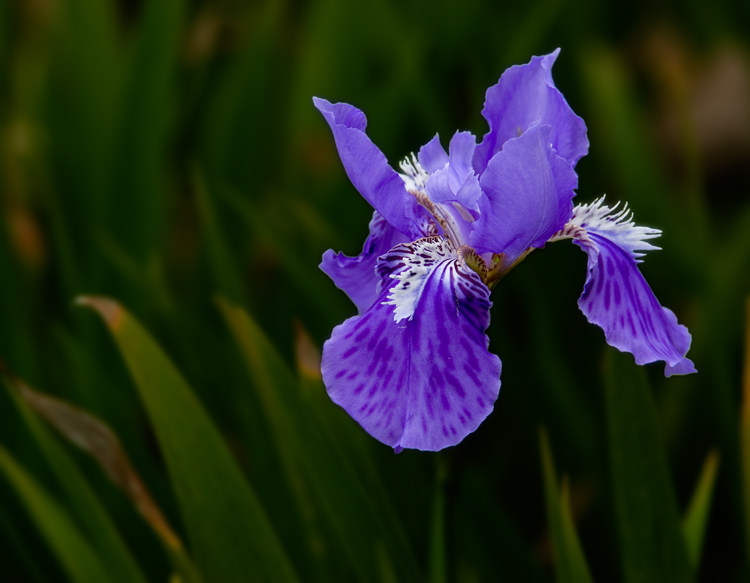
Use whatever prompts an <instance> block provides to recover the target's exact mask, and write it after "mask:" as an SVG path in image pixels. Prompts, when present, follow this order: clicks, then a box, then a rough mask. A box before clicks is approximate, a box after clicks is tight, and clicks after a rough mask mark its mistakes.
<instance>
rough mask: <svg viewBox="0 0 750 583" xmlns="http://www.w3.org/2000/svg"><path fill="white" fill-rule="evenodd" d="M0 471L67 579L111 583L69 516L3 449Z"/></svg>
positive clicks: (0, 454)
mask: <svg viewBox="0 0 750 583" xmlns="http://www.w3.org/2000/svg"><path fill="white" fill-rule="evenodd" d="M0 471H2V472H3V473H4V474H5V477H6V478H7V480H8V481H9V482H10V483H11V485H12V486H13V487H14V488H15V490H16V492H17V493H18V496H19V497H20V498H21V500H22V501H23V503H24V504H25V506H26V508H27V509H28V511H29V513H30V514H31V516H32V517H33V519H34V521H35V522H36V524H37V526H38V527H39V530H40V531H41V532H42V534H43V535H44V537H45V538H46V539H47V541H48V543H49V545H50V547H51V548H52V550H53V551H54V553H55V554H56V555H57V558H58V559H59V560H60V563H61V564H62V566H63V568H64V569H65V571H66V572H67V573H68V576H69V577H70V578H71V580H72V581H74V582H75V583H101V582H102V581H109V580H110V579H109V576H108V572H107V568H106V566H105V565H104V563H103V562H102V560H101V557H100V556H98V555H97V554H96V553H95V552H94V550H93V548H92V547H91V545H90V544H89V543H88V542H87V541H86V539H85V538H84V537H83V535H82V534H81V533H80V531H79V530H78V529H77V528H76V527H75V525H74V523H73V521H72V520H71V519H70V517H69V516H68V515H67V514H66V513H65V512H64V511H63V510H62V508H60V506H58V504H57V503H56V502H55V501H54V500H52V498H50V497H49V496H48V495H47V494H46V493H45V492H44V490H42V489H41V488H40V487H39V485H38V484H36V482H35V481H34V480H33V479H32V478H31V476H29V474H28V473H27V472H26V471H25V470H24V469H23V468H22V467H21V466H20V465H18V463H17V462H16V461H15V460H14V459H13V458H12V457H11V456H10V454H8V452H6V451H5V450H4V449H3V448H0Z"/></svg>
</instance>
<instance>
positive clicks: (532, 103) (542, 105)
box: [474, 49, 589, 174]
mask: <svg viewBox="0 0 750 583" xmlns="http://www.w3.org/2000/svg"><path fill="white" fill-rule="evenodd" d="M559 53H560V49H557V50H556V51H555V52H553V53H551V54H549V55H546V56H544V57H533V58H532V59H531V62H529V63H528V64H526V65H516V66H514V67H511V68H509V69H507V70H506V71H505V72H504V73H503V74H502V76H501V77H500V80H499V81H498V83H497V84H496V85H493V86H492V87H490V88H489V89H488V90H487V96H486V99H485V102H484V109H483V110H482V115H483V116H484V117H485V118H486V119H487V122H488V123H489V126H490V131H489V132H488V133H487V134H486V135H485V136H484V139H483V140H482V143H481V144H480V145H479V146H478V147H477V150H476V153H475V155H474V168H475V169H476V171H477V172H478V173H480V174H481V173H482V172H484V169H485V168H486V167H487V165H488V164H489V162H490V160H491V159H492V157H493V156H494V155H495V154H497V152H499V151H500V150H502V148H503V146H504V144H505V143H506V142H507V141H508V140H510V139H511V138H515V137H517V136H519V135H520V134H522V133H523V132H525V131H527V130H528V129H529V127H531V126H532V125H534V124H546V125H550V126H552V128H553V130H552V133H551V134H550V141H551V142H552V147H553V148H554V149H555V150H556V151H557V153H558V155H560V156H561V157H563V158H565V160H567V162H568V164H570V165H571V166H575V164H576V162H578V160H579V159H580V158H581V157H582V156H585V155H586V152H588V149H589V141H588V139H587V138H586V124H585V123H584V122H583V120H582V119H581V118H580V117H578V116H577V115H576V114H575V113H573V110H572V109H571V108H570V106H569V105H568V103H567V102H566V101H565V98H564V97H563V95H562V93H560V91H559V90H558V89H557V88H556V87H555V84H554V82H553V81H552V65H553V63H554V62H555V59H556V58H557V55H558V54H559Z"/></svg>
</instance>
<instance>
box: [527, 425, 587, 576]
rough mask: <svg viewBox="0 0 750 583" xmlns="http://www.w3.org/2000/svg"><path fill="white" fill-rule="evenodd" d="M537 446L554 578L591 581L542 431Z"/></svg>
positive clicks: (546, 439)
mask: <svg viewBox="0 0 750 583" xmlns="http://www.w3.org/2000/svg"><path fill="white" fill-rule="evenodd" d="M539 448H540V454H541V460H542V474H543V477H544V501H545V504H546V507H547V520H548V521H549V529H550V535H551V538H552V547H553V549H554V555H555V575H556V580H557V581H558V583H591V581H592V578H591V573H590V571H589V567H588V565H587V564H586V558H585V556H584V554H583V550H582V549H581V543H580V542H579V540H578V535H577V534H576V530H575V525H574V524H573V516H572V514H571V513H570V503H569V500H568V492H567V487H565V486H564V487H563V489H562V491H561V492H558V488H557V478H556V474H555V465H554V462H553V460H552V451H551V449H550V445H549V439H548V438H547V433H546V432H545V431H544V430H542V431H540V435H539Z"/></svg>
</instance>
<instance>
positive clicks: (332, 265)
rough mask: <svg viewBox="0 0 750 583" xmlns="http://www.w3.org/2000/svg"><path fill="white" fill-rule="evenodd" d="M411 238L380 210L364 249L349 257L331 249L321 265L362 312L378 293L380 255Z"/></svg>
mask: <svg viewBox="0 0 750 583" xmlns="http://www.w3.org/2000/svg"><path fill="white" fill-rule="evenodd" d="M407 241H408V239H407V238H406V237H405V236H404V235H402V234H401V233H400V232H399V231H397V230H396V229H394V228H393V227H392V226H391V225H390V224H389V223H388V221H386V220H385V219H384V218H383V217H382V216H381V215H380V214H378V212H377V211H375V212H374V213H373V215H372V220H371V221H370V236H369V237H367V240H366V241H365V245H364V247H363V248H362V253H360V254H359V255H357V256H356V257H347V256H346V255H344V254H343V253H335V252H334V251H333V250H332V249H329V250H328V251H326V252H325V253H324V254H323V261H322V262H321V263H320V269H322V270H323V272H324V273H325V274H326V275H328V277H330V278H331V279H332V280H333V283H335V284H336V287H338V288H339V289H340V290H343V291H344V292H346V295H348V296H349V299H351V300H352V302H354V304H355V305H356V306H357V309H358V310H359V313H360V314H363V313H364V312H365V311H366V310H367V308H369V307H370V306H371V305H372V303H373V302H374V301H375V299H376V298H377V297H378V281H379V279H380V278H379V277H378V275H377V274H376V273H375V266H376V263H377V260H378V257H380V256H381V255H383V254H384V253H385V252H386V251H388V250H389V249H391V248H393V247H394V246H395V245H397V244H398V243H405V242H407Z"/></svg>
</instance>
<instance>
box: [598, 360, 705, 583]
mask: <svg viewBox="0 0 750 583" xmlns="http://www.w3.org/2000/svg"><path fill="white" fill-rule="evenodd" d="M605 380H606V383H605V392H606V410H607V422H608V430H609V455H610V460H611V462H610V463H611V467H612V487H613V489H614V499H615V511H616V512H615V515H616V518H617V532H618V534H619V539H620V556H621V560H622V572H623V579H624V581H625V583H635V582H639V583H647V582H654V583H659V582H663V581H674V582H676V583H677V582H680V581H691V580H692V574H691V568H690V562H689V560H688V553H687V547H686V545H685V539H684V538H683V534H682V527H681V524H680V518H679V514H678V511H677V502H676V500H675V496H674V492H673V491H672V484H671V483H670V479H669V473H668V468H667V462H666V455H665V452H664V448H663V445H662V440H661V435H660V434H659V427H658V424H657V418H656V411H655V407H654V404H653V401H652V398H651V394H650V392H649V387H648V383H647V381H646V375H645V373H644V371H643V369H641V368H638V367H636V366H634V365H633V362H632V357H631V356H630V355H624V354H620V353H617V352H615V351H614V350H609V351H608V359H607V367H606V379H605Z"/></svg>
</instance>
